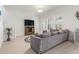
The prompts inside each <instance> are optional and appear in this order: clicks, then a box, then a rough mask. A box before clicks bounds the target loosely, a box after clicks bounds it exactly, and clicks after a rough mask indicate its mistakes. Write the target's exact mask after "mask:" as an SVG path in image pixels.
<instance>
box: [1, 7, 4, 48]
mask: <svg viewBox="0 0 79 59" xmlns="http://www.w3.org/2000/svg"><path fill="white" fill-rule="evenodd" d="M0 11H1V15H0V47H1V45H2V43H3V16H4V8H3V6H0Z"/></svg>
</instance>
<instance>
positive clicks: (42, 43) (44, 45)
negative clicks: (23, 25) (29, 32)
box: [31, 31, 68, 53]
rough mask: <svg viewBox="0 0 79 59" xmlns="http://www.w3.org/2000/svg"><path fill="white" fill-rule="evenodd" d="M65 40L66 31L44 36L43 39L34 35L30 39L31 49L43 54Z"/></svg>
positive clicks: (66, 37)
mask: <svg viewBox="0 0 79 59" xmlns="http://www.w3.org/2000/svg"><path fill="white" fill-rule="evenodd" d="M43 35H44V34H43ZM66 40H68V31H65V32H61V33H58V34H55V35H50V34H49V35H48V36H47V35H45V36H44V37H38V36H36V35H35V36H32V37H31V48H32V49H33V50H34V51H35V52H36V53H43V52H45V51H47V50H49V49H51V48H53V47H55V46H56V45H58V44H60V43H62V42H64V41H66Z"/></svg>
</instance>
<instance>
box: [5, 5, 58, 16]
mask: <svg viewBox="0 0 79 59" xmlns="http://www.w3.org/2000/svg"><path fill="white" fill-rule="evenodd" d="M4 7H5V8H6V9H7V8H8V9H12V10H17V11H23V12H26V13H29V14H30V15H32V16H34V15H37V14H39V13H38V12H37V11H38V10H39V9H42V10H43V12H46V11H48V10H51V9H55V8H56V7H58V5H5V6H4Z"/></svg>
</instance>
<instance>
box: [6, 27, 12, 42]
mask: <svg viewBox="0 0 79 59" xmlns="http://www.w3.org/2000/svg"><path fill="white" fill-rule="evenodd" d="M6 30H7V36H8V38H7V41H10V40H11V39H10V35H11V30H12V28H6Z"/></svg>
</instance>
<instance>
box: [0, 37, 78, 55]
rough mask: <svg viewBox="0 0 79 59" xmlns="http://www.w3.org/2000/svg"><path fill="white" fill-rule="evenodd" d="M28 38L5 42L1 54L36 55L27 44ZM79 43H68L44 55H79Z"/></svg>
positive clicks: (0, 49)
mask: <svg viewBox="0 0 79 59" xmlns="http://www.w3.org/2000/svg"><path fill="white" fill-rule="evenodd" d="M25 38H26V37H19V38H16V39H14V40H12V41H10V42H4V43H3V46H2V48H0V54H35V52H34V51H33V50H32V49H31V48H30V44H29V42H25V40H24V39H25ZM78 53H79V43H76V44H73V42H70V41H66V42H64V43H62V44H60V45H58V46H56V47H54V48H52V49H50V50H49V51H47V52H45V53H44V54H78Z"/></svg>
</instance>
